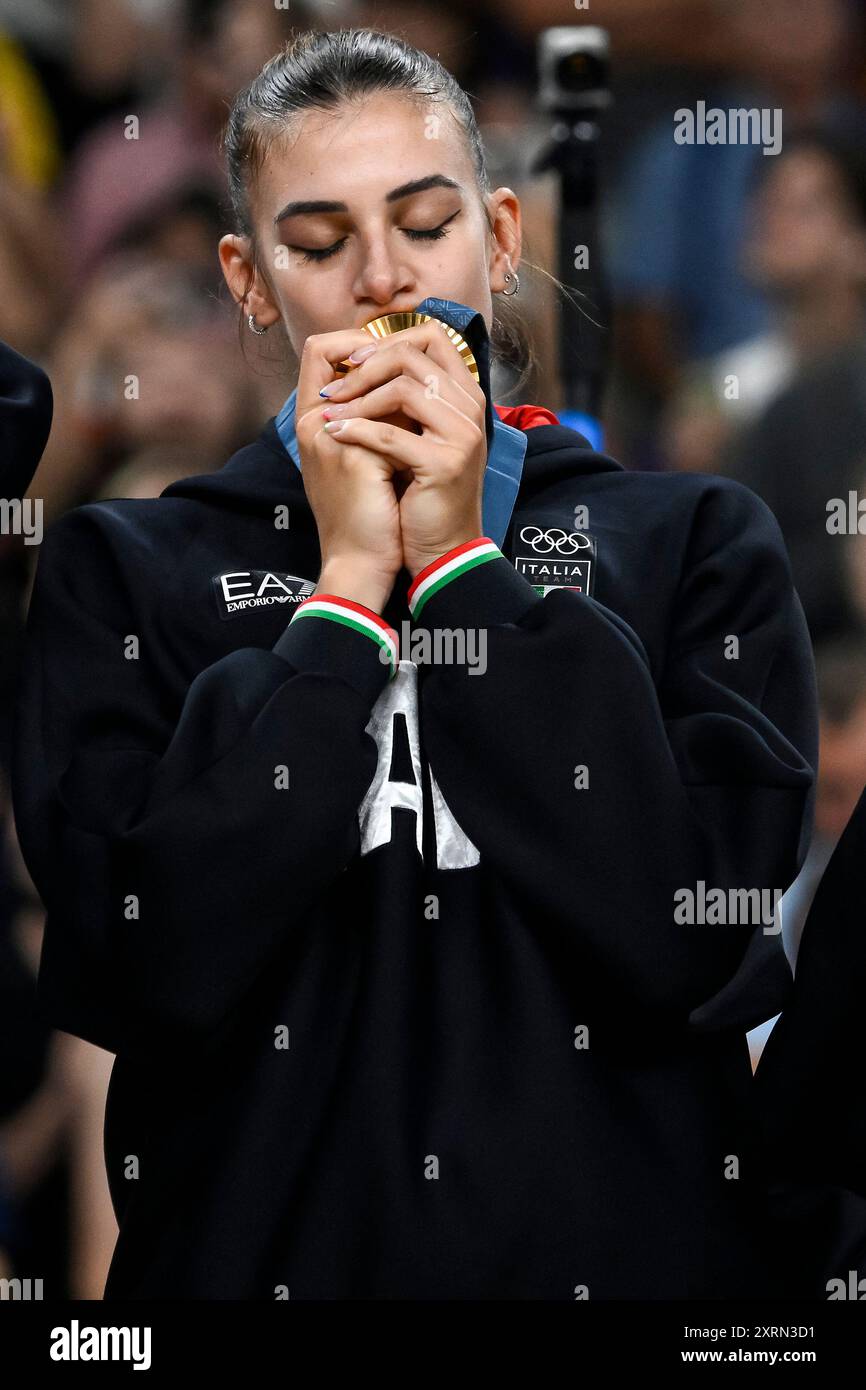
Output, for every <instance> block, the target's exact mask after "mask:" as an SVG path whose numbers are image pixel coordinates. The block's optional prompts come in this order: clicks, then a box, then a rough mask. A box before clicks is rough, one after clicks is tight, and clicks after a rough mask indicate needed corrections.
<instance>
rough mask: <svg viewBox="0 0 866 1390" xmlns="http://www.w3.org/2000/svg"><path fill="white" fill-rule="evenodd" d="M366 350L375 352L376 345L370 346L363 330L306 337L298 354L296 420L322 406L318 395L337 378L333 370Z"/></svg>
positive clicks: (345, 330) (369, 341) (371, 343)
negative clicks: (345, 360)
mask: <svg viewBox="0 0 866 1390" xmlns="http://www.w3.org/2000/svg"><path fill="white" fill-rule="evenodd" d="M367 347H376V348H377V349H378V344H376V343H373V342H371V339H370V334H369V333H365V332H364V330H363V328H346V329H341V330H338V331H336V332H334V333H311V334H310V335H309V337H308V338H307V339H306V341H305V342H304V346H303V349H302V352H301V366H300V371H299V373H298V391H297V404H296V416H297V419H298V420H300V418H301V415H302V414H305V413H306V412H307V411H308V410H311V409H312V408H313V406H320V405H321V404H322V398H321V396H320V395H319V392H320V390H321V389H322V387H323V386H327V385H328V384H329V383H330V382H332V381H333V380H334V379H335V377H336V375H337V373H336V371H335V370H334V369H335V367H336V364H337V363H338V362H342V361H343V359H344V358H346V357H348V356H349V355H350V353H353V352H357V351H360V350H361V349H362V348H367Z"/></svg>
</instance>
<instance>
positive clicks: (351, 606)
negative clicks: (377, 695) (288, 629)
mask: <svg viewBox="0 0 866 1390" xmlns="http://www.w3.org/2000/svg"><path fill="white" fill-rule="evenodd" d="M299 618H327V619H328V621H329V622H332V623H342V624H343V626H344V627H348V628H351V629H352V630H353V631H354V632H359V633H361V634H362V636H364V637H369V638H370V640H371V641H373V642H375V643H376V644H377V645H378V646H379V648H380V654H381V652H387V660H388V664H389V666H390V668H391V675H392V676H393V675H394V673H395V672H396V670H397V662H398V650H399V649H398V639H397V633H396V632H395V631H394V629H393V628H392V627H391V626H390V624H388V623H386V622H385V619H384V618H382V617H380V615H379V614H378V613H375V612H374V611H373V609H372V608H365V606H364V604H363V603H356V602H355V601H354V599H351V598H341V597H340V596H339V595H337V594H311V595H310V597H309V598H305V599H302V600H301V602H300V603H299V604H298V606H297V607H296V609H295V611H294V613H293V614H292V616H291V619H290V620H289V626H291V624H292V623H294V622H297V620H298V619H299ZM382 660H383V661H384V660H385V658H384V657H382Z"/></svg>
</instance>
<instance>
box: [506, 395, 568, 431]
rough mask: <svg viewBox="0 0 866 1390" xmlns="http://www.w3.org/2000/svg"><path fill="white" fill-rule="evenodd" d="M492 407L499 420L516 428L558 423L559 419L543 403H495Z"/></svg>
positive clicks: (526, 428)
mask: <svg viewBox="0 0 866 1390" xmlns="http://www.w3.org/2000/svg"><path fill="white" fill-rule="evenodd" d="M493 409H494V410H495V411H496V414H497V415H498V416H499V418H500V420H502V422H503V423H504V424H506V425H511V426H512V427H513V428H514V429H516V430H531V429H532V428H533V426H534V425H558V424H559V421H558V420H557V418H556V416H555V415H554V413H553V411H552V410H547V409H546V407H545V406H543V405H497V404H496V402H495V401H494V402H493Z"/></svg>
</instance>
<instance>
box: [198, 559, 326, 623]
mask: <svg viewBox="0 0 866 1390" xmlns="http://www.w3.org/2000/svg"><path fill="white" fill-rule="evenodd" d="M211 583H212V584H213V591H214V597H215V598H216V603H217V612H218V613H219V615H220V617H221V618H234V617H236V616H237V615H238V613H246V612H249V610H250V609H251V608H270V607H272V606H273V605H275V604H277V605H279V604H288V605H289V606H290V607H294V605H295V604H297V603H300V601H301V599H304V598H308V597H309V595H310V594H311V593H312V592H313V590H314V589H315V587H316V585H315V583H314V581H313V580H312V579H301V578H300V576H299V575H297V574H284V573H282V571H277V570H228V571H226V573H225V574H215V575H214V576H213V578H212V580H211Z"/></svg>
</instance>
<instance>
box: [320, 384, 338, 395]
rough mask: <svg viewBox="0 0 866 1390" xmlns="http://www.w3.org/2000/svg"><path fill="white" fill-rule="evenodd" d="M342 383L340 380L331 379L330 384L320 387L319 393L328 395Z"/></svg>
mask: <svg viewBox="0 0 866 1390" xmlns="http://www.w3.org/2000/svg"><path fill="white" fill-rule="evenodd" d="M342 384H343V383H342V381H332V382H331V384H330V386H323V387H322V389H321V391H320V392H319V395H320V396H325V397H327V396H330V394H331V392H332V391H336V389H337V387H338V386H342Z"/></svg>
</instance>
